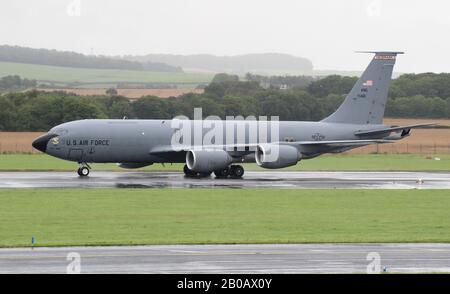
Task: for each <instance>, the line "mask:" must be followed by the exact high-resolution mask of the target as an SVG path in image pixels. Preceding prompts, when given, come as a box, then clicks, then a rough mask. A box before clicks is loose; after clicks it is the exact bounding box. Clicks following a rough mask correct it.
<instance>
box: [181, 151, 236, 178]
mask: <svg viewBox="0 0 450 294" xmlns="http://www.w3.org/2000/svg"><path fill="white" fill-rule="evenodd" d="M231 162H232V158H231V156H230V155H229V154H228V152H226V151H225V150H207V149H206V150H189V151H188V152H187V153H186V164H187V166H188V168H189V169H190V170H192V171H195V172H200V173H209V172H212V171H215V170H221V169H224V168H226V167H227V166H229V165H230V164H231Z"/></svg>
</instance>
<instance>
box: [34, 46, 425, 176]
mask: <svg viewBox="0 0 450 294" xmlns="http://www.w3.org/2000/svg"><path fill="white" fill-rule="evenodd" d="M366 53H374V54H375V55H374V57H373V59H372V61H371V62H370V64H369V66H368V67H367V69H366V70H365V71H364V73H363V74H362V75H361V77H360V78H359V80H358V81H357V82H356V84H355V85H354V86H353V88H352V90H351V91H350V93H349V94H348V95H347V97H346V98H345V100H344V102H343V103H342V104H341V105H340V107H339V108H338V109H337V110H336V111H335V112H334V113H333V114H331V115H330V116H328V117H326V118H325V119H323V120H321V121H319V122H302V121H277V122H273V121H270V122H268V121H266V122H264V123H265V124H266V125H268V126H269V129H270V131H268V134H266V135H263V134H262V133H261V130H260V129H259V127H260V125H262V124H263V123H262V122H261V121H256V120H250V121H247V120H232V121H226V122H219V121H217V122H216V123H217V124H216V126H217V125H220V128H224V130H223V132H219V134H220V135H219V136H223V138H225V137H226V136H225V128H227V131H228V129H231V130H232V131H235V130H236V131H237V132H239V131H242V130H244V131H251V130H256V136H255V135H252V134H250V133H251V132H250V133H249V132H247V133H246V134H245V136H244V139H243V140H242V141H237V140H236V136H237V135H236V134H232V135H231V136H230V138H231V139H233V140H231V141H230V140H226V138H225V140H222V141H221V142H222V143H220V144H205V143H204V142H203V141H201V140H200V141H198V140H197V141H196V140H195V139H194V140H193V142H194V143H192V140H185V141H188V142H191V143H180V144H178V145H177V144H175V145H177V146H174V136H175V134H176V133H177V132H179V131H180V129H179V128H180V127H179V126H178V127H174V122H175V121H174V120H133V119H129V120H128V119H123V120H117V119H87V120H77V121H72V122H67V123H63V124H61V125H58V126H56V127H54V128H52V129H51V130H50V131H49V132H48V133H46V134H44V135H42V136H40V137H38V138H37V139H36V140H35V141H34V142H33V147H34V148H36V149H38V150H40V151H42V152H45V153H47V154H49V155H52V156H54V157H57V158H61V159H65V160H70V161H74V162H78V164H79V168H78V174H79V176H82V177H83V176H87V175H88V174H89V170H90V166H89V163H97V162H98V163H107V162H114V163H118V164H119V166H120V167H123V168H140V167H144V166H147V165H151V164H153V163H175V162H178V163H185V166H184V173H185V174H186V176H198V177H200V176H209V175H211V173H213V172H214V174H215V175H216V177H222V178H226V177H231V178H240V177H242V175H243V174H244V169H243V167H242V166H241V165H239V164H238V163H242V162H256V163H257V164H258V165H259V166H261V167H263V168H270V169H276V168H283V167H287V166H291V165H295V164H297V163H298V162H299V161H300V160H303V159H310V158H313V157H316V156H319V155H321V154H324V153H339V152H343V151H346V150H349V149H353V148H356V147H360V146H365V145H369V144H380V143H389V142H393V141H395V140H399V139H402V138H405V137H407V136H409V135H410V131H411V129H412V128H417V127H421V126H424V124H421V125H409V126H390V125H384V124H383V123H382V122H383V116H384V110H385V106H386V100H387V96H388V89H389V84H390V82H391V76H392V71H393V66H394V64H395V60H396V57H397V55H398V54H401V53H402V52H366ZM186 122H187V123H188V126H189V128H191V127H192V129H195V128H196V125H198V124H199V123H200V125H202V124H203V123H204V122H207V121H206V120H204V121H202V120H201V121H198V120H187V121H184V123H186ZM211 123H213V124H214V121H213V122H211V121H210V122H208V124H209V125H211ZM275 125H276V127H277V129H276V130H275V128H272V127H273V126H275ZM254 127H256V128H254ZM200 132H201V136H205V135H206V133H207V132H208V129H205V128H202V129H201V130H200ZM227 134H228V133H227ZM188 136H189V135H188ZM227 136H228V135H227ZM175 137H176V136H175ZM223 138H220V139H223ZM252 138H253V140H252ZM189 139H191V138H189ZM216 139H217V138H216ZM217 141H220V140H217ZM274 150H275V151H276V152H275V151H274ZM271 154H272V155H273V154H276V155H277V156H275V157H274V156H272V158H271V156H270V155H271Z"/></svg>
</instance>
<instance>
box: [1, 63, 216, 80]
mask: <svg viewBox="0 0 450 294" xmlns="http://www.w3.org/2000/svg"><path fill="white" fill-rule="evenodd" d="M7 75H19V76H21V77H22V78H28V79H35V80H39V81H55V82H60V83H74V82H78V83H80V84H104V83H118V82H128V83H132V82H135V83H192V84H199V83H209V82H210V81H211V80H212V78H213V74H206V73H171V72H150V71H133V70H114V69H86V68H70V67H59V66H48V65H37V64H24V63H12V62H0V77H3V76H7Z"/></svg>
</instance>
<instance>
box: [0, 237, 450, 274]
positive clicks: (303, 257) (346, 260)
mask: <svg viewBox="0 0 450 294" xmlns="http://www.w3.org/2000/svg"><path fill="white" fill-rule="evenodd" d="M69 253H72V255H70V256H69V258H68V254H69ZM369 253H371V254H370V255H369ZM71 256H72V257H71ZM74 257H75V260H74V259H73V258H74ZM78 257H79V259H78ZM378 258H379V259H378ZM378 261H379V262H378ZM74 262H75V264H74ZM369 264H371V265H376V264H379V269H381V271H383V270H386V271H387V272H450V244H351V245H350V244H339V245H336V244H292V245H271V244H268V245H167V246H136V247H130V246H118V247H58V248H35V249H34V250H31V249H29V248H10V249H0V274H1V273H66V272H67V269H68V268H69V270H73V269H79V270H80V272H81V273H219V274H224V273H366V272H367V267H368V266H369ZM78 265H79V266H78ZM74 266H75V267H74ZM369 268H371V269H372V268H373V267H371V266H369ZM374 268H375V269H376V267H374Z"/></svg>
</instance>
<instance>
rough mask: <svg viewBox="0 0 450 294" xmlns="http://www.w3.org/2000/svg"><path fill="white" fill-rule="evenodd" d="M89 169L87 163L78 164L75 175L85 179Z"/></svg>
mask: <svg viewBox="0 0 450 294" xmlns="http://www.w3.org/2000/svg"><path fill="white" fill-rule="evenodd" d="M90 169H91V167H90V166H89V165H88V164H87V163H80V167H79V168H78V170H77V173H78V175H79V176H80V177H87V176H88V175H89V170H90Z"/></svg>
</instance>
